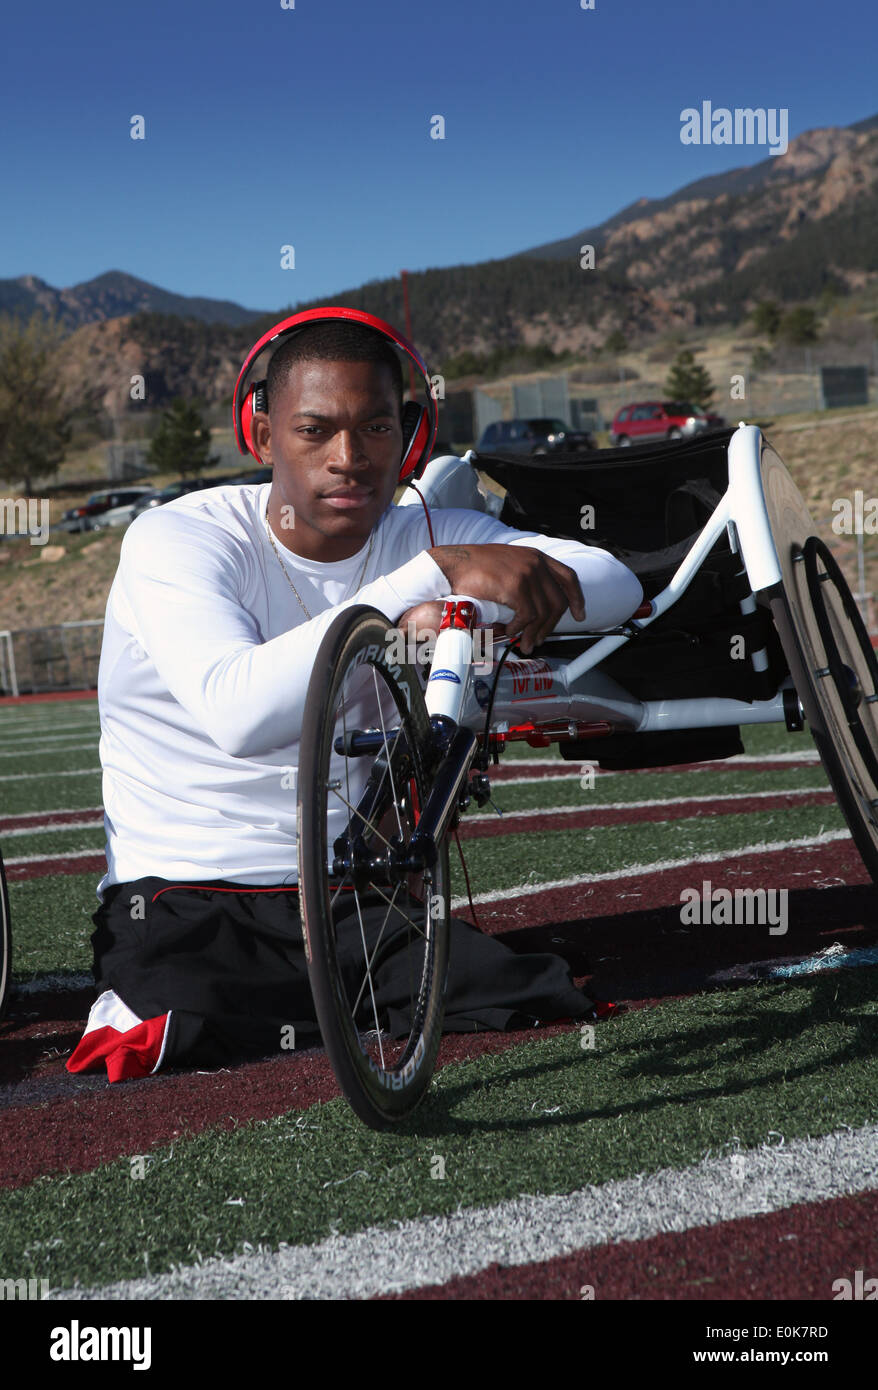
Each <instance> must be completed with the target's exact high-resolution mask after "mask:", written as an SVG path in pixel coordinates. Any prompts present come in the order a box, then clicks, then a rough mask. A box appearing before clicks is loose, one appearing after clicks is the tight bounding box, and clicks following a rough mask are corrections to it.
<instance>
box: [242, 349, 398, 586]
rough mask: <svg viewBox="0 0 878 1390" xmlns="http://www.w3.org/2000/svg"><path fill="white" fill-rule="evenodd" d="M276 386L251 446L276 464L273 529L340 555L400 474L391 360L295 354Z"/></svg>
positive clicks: (365, 534)
mask: <svg viewBox="0 0 878 1390" xmlns="http://www.w3.org/2000/svg"><path fill="white" fill-rule="evenodd" d="M275 394H276V396H277V399H272V401H271V403H270V413H269V415H263V414H261V413H260V414H255V415H254V416H253V438H254V442H255V444H256V448H257V450H258V452H259V454H260V455H261V456H262V458H263V460H264V461H265V463H267V464H270V465H271V466H272V467H273V469H274V477H273V479H272V483H271V494H270V497H269V505H268V515H269V520H270V521H271V523H272V530H273V531H274V532H275V534H276V535H277V536H278V537H279V538H280V539H281V540H282V541H283V543H284V544H285V545H286V546H287V548H288V549H289V550H293V551H295V552H296V554H298V555H303V556H305V557H306V558H307V559H310V560H324V561H329V560H345V559H347V558H348V556H350V555H354V554H356V552H357V551H358V550H359V549H360V548H361V547H362V546H363V545H364V544H365V542H366V541H367V540H368V538H369V534H370V532H371V531H372V529H373V527H374V526H375V524H376V522H377V521H378V520H379V518H380V517H381V516H382V514H383V513H384V512H385V510H386V509H387V507H388V506H389V504H390V502H391V500H392V498H393V493H394V489H395V488H396V486H397V484H398V482H399V465H400V460H401V458H402V424H401V421H400V412H399V402H398V398H397V395H396V393H395V391H394V389H393V377H392V375H391V372H390V369H389V368H388V367H385V366H382V365H381V364H380V363H377V362H321V361H313V362H296V363H294V364H293V366H292V368H291V369H290V373H289V376H288V377H287V379H286V381H285V383H284V385H283V387H282V389H281V391H280V392H279V393H278V392H276V393H275ZM290 508H292V512H290V510H289V509H290ZM291 521H292V525H291V524H290V522H291Z"/></svg>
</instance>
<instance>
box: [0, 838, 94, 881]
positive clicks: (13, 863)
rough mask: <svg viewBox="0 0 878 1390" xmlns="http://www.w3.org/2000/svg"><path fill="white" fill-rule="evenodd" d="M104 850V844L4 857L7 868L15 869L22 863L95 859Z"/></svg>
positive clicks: (54, 862) (50, 862)
mask: <svg viewBox="0 0 878 1390" xmlns="http://www.w3.org/2000/svg"><path fill="white" fill-rule="evenodd" d="M103 852H104V847H103V845H101V847H100V848H98V847H97V846H95V848H94V849H71V850H66V849H59V850H56V851H55V853H54V854H26V855H22V856H20V857H19V858H18V859H4V863H5V864H6V868H7V869H15V868H18V866H19V865H20V864H56V863H57V862H58V860H59V859H94V857H95V855H96V854H103ZM9 886H10V888H12V887H13V886H14V885H13V884H11V883H10V885H9Z"/></svg>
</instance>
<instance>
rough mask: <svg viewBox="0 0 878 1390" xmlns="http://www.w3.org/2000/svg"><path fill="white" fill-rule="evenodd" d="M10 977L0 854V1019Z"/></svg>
mask: <svg viewBox="0 0 878 1390" xmlns="http://www.w3.org/2000/svg"><path fill="white" fill-rule="evenodd" d="M11 979H12V922H11V919H10V915H9V893H8V891H7V888H6V875H5V873H4V872H3V856H2V854H0V1019H2V1018H3V1017H4V1015H5V1013H6V1005H7V1003H8V1001H9V982H10V980H11Z"/></svg>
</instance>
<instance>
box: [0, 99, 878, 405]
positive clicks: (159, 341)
mask: <svg viewBox="0 0 878 1390" xmlns="http://www.w3.org/2000/svg"><path fill="white" fill-rule="evenodd" d="M876 223H878V115H876V116H872V117H870V118H869V119H867V120H864V121H860V122H857V123H856V124H855V125H851V126H847V127H834V126H833V127H825V128H821V129H817V130H811V131H806V132H805V133H803V134H802V135H799V136H798V137H796V138H795V139H793V140H791V141H790V144H789V148H788V150H787V151H786V153H785V154H784V155H783V156H780V157H774V158H772V157H769V158H766V159H765V160H762V161H761V162H759V163H757V164H754V165H751V166H749V167H747V168H739V169H732V170H729V171H728V172H726V173H723V174H716V175H712V176H710V177H708V178H703V179H698V180H696V181H694V182H692V183H690V184H687V185H686V186H684V187H683V188H680V189H678V190H677V191H676V192H674V193H672V194H669V195H668V196H666V197H662V198H640V199H638V200H636V201H635V202H633V203H631V204H629V205H628V206H627V207H625V208H623V209H622V210H621V211H620V212H618V213H616V214H614V215H613V216H612V217H610V218H607V219H606V220H605V221H604V222H602V223H600V224H599V225H598V226H594V227H588V228H584V229H583V230H582V231H579V232H576V233H575V234H574V235H571V236H566V237H563V238H561V239H559V240H557V241H553V242H548V243H545V244H543V245H540V246H536V247H531V248H529V249H527V250H525V251H522V252H519V253H517V254H516V255H514V256H509V257H505V258H502V259H497V260H490V261H484V262H481V263H478V264H475V265H458V266H449V267H442V268H436V269H428V270H425V271H419V272H412V273H410V275H409V293H410V300H411V311H412V319H413V323H414V336H415V339H416V342H417V344H418V346H419V348H420V350H421V351H422V352H423V354H424V356H425V358H426V360H427V361H428V362H430V363H431V364H434V367H435V369H438V370H441V364H442V363H443V362H444V361H446V360H447V359H448V358H449V357H451V356H453V355H456V354H459V353H461V352H463V351H465V350H469V351H471V352H475V353H487V352H491V351H494V350H496V349H498V348H515V347H518V346H531V347H533V346H537V345H544V346H548V347H550V348H552V350H553V351H556V352H557V351H565V350H572V351H576V352H579V353H586V354H588V353H590V352H593V351H594V350H595V349H597V348H599V347H601V346H602V345H603V344H604V343H605V341H606V339H607V336H608V335H609V333H610V332H612V331H613V330H617V329H618V330H621V331H622V332H623V333H624V334H625V335H626V337H628V338H629V339H631V338H636V337H639V336H641V335H644V334H649V333H655V332H659V331H661V330H663V329H667V328H668V327H672V326H679V327H682V328H685V327H686V326H697V325H704V324H708V325H709V324H736V323H738V322H740V321H741V320H742V319H743V318H744V317H745V316H746V315H747V314H748V313H749V311H750V309H751V308H752V306H753V304H754V303H756V302H757V301H758V300H759V299H762V298H767V297H771V298H775V299H778V300H780V301H782V302H784V303H788V304H790V303H796V302H802V301H805V300H809V299H815V298H816V297H817V296H819V295H820V294H821V293H823V292H825V291H830V292H834V293H835V294H837V295H842V296H843V295H845V294H846V293H849V292H851V291H856V290H861V289H863V288H864V287H865V286H868V285H870V284H872V283H874V282H875V280H876V279H878V236H876V233H875V227H876ZM586 245H588V246H592V247H593V248H594V268H593V269H590V268H585V269H584V268H582V267H581V265H580V257H581V254H582V248H583V247H584V246H586ZM319 302H326V301H325V299H323V300H314V301H306V302H303V303H300V304H298V305H296V306H295V308H298V309H304V308H308V307H311V306H312V305H313V304H317V303H319ZM331 302H334V303H344V304H349V305H351V306H352V307H354V308H360V309H365V310H367V311H369V312H372V313H375V314H378V315H380V316H381V317H382V318H386V319H388V320H390V322H392V323H396V324H400V325H401V324H402V323H403V322H404V313H403V303H402V288H401V284H400V281H399V279H398V278H396V277H394V278H392V279H391V278H388V279H386V280H376V281H371V282H369V283H368V284H365V285H360V286H351V287H347V288H340V289H339V290H338V291H337V292H336V293H334V294H333V295H332V296H331ZM34 310H36V311H38V312H43V313H47V314H54V315H56V316H57V317H58V318H59V319H60V320H61V322H62V323H63V325H64V326H65V328H66V329H68V330H69V333H70V336H69V338H68V340H67V344H66V349H67V350H66V352H65V366H64V372H65V377H66V379H67V382H68V385H69V389H70V391H71V393H72V394H74V395H75V396H76V397H77V398H78V399H79V400H83V401H88V402H89V403H91V404H92V405H93V406H95V407H97V408H98V409H104V410H110V411H112V412H113V413H118V412H119V411H122V410H125V409H127V408H129V401H128V381H129V379H130V374H131V373H134V372H141V373H143V374H144V375H145V377H146V379H147V399H148V401H149V402H150V403H151V404H153V405H162V404H164V403H166V401H167V400H168V399H170V398H171V397H172V396H174V395H185V396H201V397H202V399H204V400H206V401H208V402H210V403H213V402H219V401H225V400H227V399H228V396H229V394H230V392H231V388H232V386H233V384H234V380H235V376H236V375H237V370H238V366H239V364H240V360H241V358H242V356H243V354H244V352H245V351H246V349H247V347H248V346H249V345H250V343H251V342H252V341H253V339H254V338H255V337H256V336H258V334H259V333H260V332H261V331H263V329H264V328H266V327H268V326H270V325H271V324H272V323H273V322H275V321H276V319H277V318H279V317H282V316H283V315H284V314H286V313H290V312H293V310H292V309H289V308H285V309H278V310H262V311H260V310H255V309H247V308H244V307H242V306H241V305H239V304H234V303H231V302H229V301H224V300H213V299H209V298H204V297H200V298H195V297H189V296H185V295H178V294H173V293H171V292H169V291H167V290H163V289H160V288H158V287H157V286H155V285H151V284H149V283H147V282H146V281H144V280H139V279H137V278H136V277H135V276H133V275H129V274H126V273H124V272H121V271H108V272H107V273H106V274H104V275H100V276H98V277H97V278H96V279H93V280H89V281H86V282H84V283H82V284H79V285H74V286H72V287H70V288H69V289H60V290H59V289H55V288H53V287H52V286H50V285H48V284H46V282H45V281H43V280H40V279H38V278H37V277H35V276H31V275H25V276H19V277H17V278H15V279H7V280H0V313H2V312H7V313H14V314H17V315H27V314H29V313H30V312H32V311H34Z"/></svg>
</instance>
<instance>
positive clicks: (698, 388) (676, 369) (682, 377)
mask: <svg viewBox="0 0 878 1390" xmlns="http://www.w3.org/2000/svg"><path fill="white" fill-rule="evenodd" d="M665 392H666V394H667V397H668V400H673V401H689V402H691V404H692V405H696V406H698V407H699V408H700V409H701V410H707V409H708V407H709V406H710V403H711V401H712V400H713V397H714V395H715V394H716V387H715V386H714V384H713V382H712V381H711V379H710V373H709V372H708V371H707V369H706V367H702V366H701V365H700V364H699V363H696V361H695V355H694V353H692V352H690V350H689V349H688V348H684V349H683V351H682V352H678V353H677V356H676V357H675V358H674V360H673V362H672V363H671V370H670V371H669V372H668V377H667V380H666V382H665Z"/></svg>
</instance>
